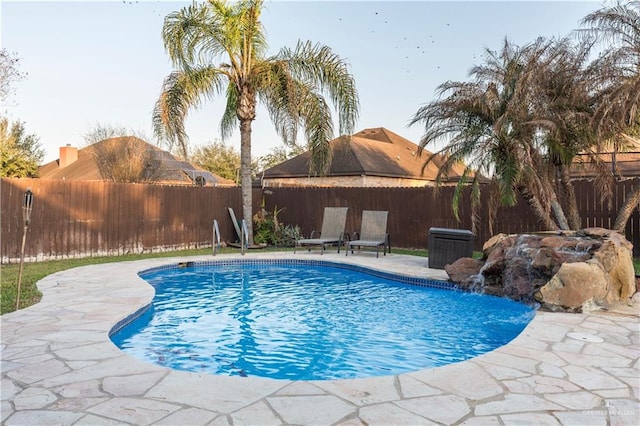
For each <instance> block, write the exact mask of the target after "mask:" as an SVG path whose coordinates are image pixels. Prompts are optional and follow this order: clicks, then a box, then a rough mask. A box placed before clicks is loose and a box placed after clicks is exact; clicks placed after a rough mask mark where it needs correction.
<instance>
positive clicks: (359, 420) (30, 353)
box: [0, 251, 640, 426]
mask: <svg viewBox="0 0 640 426" xmlns="http://www.w3.org/2000/svg"><path fill="white" fill-rule="evenodd" d="M239 257H240V255H218V256H215V257H212V256H198V257H188V258H185V257H181V258H164V259H152V260H141V261H134V262H121V263H111V264H104V265H94V266H85V267H80V268H75V269H71V270H68V271H63V272H59V273H56V274H53V275H50V276H48V277H46V278H44V279H43V280H41V281H40V282H39V283H38V287H39V288H40V290H41V291H42V293H43V298H42V301H41V302H40V303H38V304H36V305H34V306H31V307H29V308H26V309H23V310H20V311H17V312H13V313H9V314H5V315H2V316H1V317H0V318H1V320H2V328H1V332H2V343H1V351H2V352H1V358H2V388H1V390H2V406H1V416H0V422H1V423H2V424H3V425H7V426H8V425H43V424H56V425H59V424H65V425H115V424H135V425H148V424H158V425H160V424H162V425H236V426H237V425H245V424H246V425H277V424H296V425H333V424H339V425H392V424H397V425H424V424H464V425H501V424H506V425H511V424H536V425H542V424H545V425H556V424H566V425H609V424H611V425H637V424H639V423H640V358H639V357H640V337H639V325H640V319H639V314H640V309H639V307H638V304H636V305H635V306H629V307H625V308H624V309H622V310H621V311H619V312H615V313H613V312H608V313H595V314H585V315H583V314H565V313H551V312H538V313H537V314H536V316H535V318H534V319H533V321H531V323H530V324H529V325H528V326H527V328H526V329H525V330H524V331H523V332H522V333H521V334H520V336H518V337H517V338H516V339H515V340H513V341H512V342H511V343H509V344H507V345H505V346H503V347H501V348H499V349H496V350H494V351H492V352H490V353H487V354H484V355H482V356H479V357H477V358H474V359H472V360H469V361H465V362H461V363H457V364H452V365H448V366H444V367H438V368H433V369H429V370H422V371H417V372H413V373H406V374H400V375H397V376H388V377H377V378H369V379H354V380H337V381H286V380H270V379H262V378H254V377H244V378H242V377H224V376H213V375H208V374H198V373H188V372H182V371H175V370H171V369H168V368H163V367H159V366H156V365H152V364H147V363H145V362H143V361H140V360H137V359H135V358H133V357H131V356H129V355H125V354H124V353H123V352H121V351H120V350H119V349H118V348H117V347H116V346H115V345H113V344H112V343H111V341H110V340H109V337H108V333H109V330H110V329H111V328H112V327H113V326H114V324H116V323H117V322H118V321H120V320H122V319H124V318H126V317H127V316H128V315H130V314H131V313H133V312H135V311H136V310H138V309H139V308H140V307H142V306H145V305H146V304H148V303H149V302H150V301H151V298H152V297H153V290H152V288H151V287H150V286H149V285H148V284H146V283H145V282H144V281H143V280H142V279H140V278H139V277H138V276H137V274H136V273H137V272H138V271H140V270H143V269H147V268H151V267H154V266H160V265H165V264H170V263H176V262H179V261H186V260H194V261H198V260H218V259H229V258H239ZM245 257H246V258H263V259H271V258H279V259H282V258H294V259H313V260H329V261H341V262H349V263H353V264H357V265H361V266H367V267H371V268H375V269H379V270H383V271H391V272H398V273H401V274H404V275H413V276H419V277H428V278H435V279H446V274H444V272H443V271H440V270H432V269H428V268H427V261H426V259H425V258H420V257H412V256H402V255H397V254H392V255H390V256H381V257H380V258H379V259H376V258H375V255H373V254H370V253H361V254H358V253H356V254H355V255H353V256H351V255H350V256H348V257H345V256H344V252H342V253H340V254H339V255H338V254H336V253H331V252H325V254H324V255H320V253H319V252H313V251H312V252H311V253H308V252H307V251H302V252H300V251H299V252H298V253H296V254H293V253H291V252H288V253H260V252H250V253H248V254H247V255H246V256H245Z"/></svg>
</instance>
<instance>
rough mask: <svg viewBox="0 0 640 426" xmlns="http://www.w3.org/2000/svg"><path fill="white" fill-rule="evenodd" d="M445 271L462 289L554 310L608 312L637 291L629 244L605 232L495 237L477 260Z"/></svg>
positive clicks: (468, 259)
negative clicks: (599, 310) (602, 310)
mask: <svg viewBox="0 0 640 426" xmlns="http://www.w3.org/2000/svg"><path fill="white" fill-rule="evenodd" d="M445 270H446V271H447V273H448V274H449V277H450V279H451V280H452V281H454V282H456V283H457V284H458V286H460V287H461V288H462V289H464V290H469V291H477V292H483V293H485V294H491V295H496V296H505V297H509V298H511V299H513V300H517V301H521V302H525V303H533V302H538V303H540V304H541V305H542V307H543V308H545V309H549V310H553V311H567V312H587V311H593V310H598V309H607V308H610V307H613V306H615V305H617V304H620V303H629V300H630V298H631V297H632V296H633V294H634V293H635V292H636V280H635V275H634V270H633V257H632V245H631V243H630V242H629V241H627V240H626V239H625V237H624V236H623V235H621V234H619V233H618V232H615V231H612V230H608V229H604V228H588V229H582V230H579V231H561V232H541V233H532V234H518V235H506V234H499V235H496V236H494V237H492V238H491V239H489V240H488V241H487V242H486V243H485V244H484V247H483V256H482V259H470V258H463V259H459V260H457V261H456V262H454V263H453V264H451V265H447V266H445Z"/></svg>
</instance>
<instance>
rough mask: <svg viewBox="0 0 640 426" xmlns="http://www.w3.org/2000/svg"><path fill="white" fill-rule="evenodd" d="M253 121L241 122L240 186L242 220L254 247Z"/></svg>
mask: <svg viewBox="0 0 640 426" xmlns="http://www.w3.org/2000/svg"><path fill="white" fill-rule="evenodd" d="M251 121H252V120H251V119H244V120H240V184H241V186H242V219H244V221H245V223H246V224H247V231H248V233H249V245H250V246H252V245H253V200H252V190H253V189H252V187H253V185H252V181H251Z"/></svg>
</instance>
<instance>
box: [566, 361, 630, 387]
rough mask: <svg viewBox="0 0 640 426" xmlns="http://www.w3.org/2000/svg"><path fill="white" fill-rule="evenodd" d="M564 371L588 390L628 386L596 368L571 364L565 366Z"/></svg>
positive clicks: (572, 380) (574, 381) (570, 378)
mask: <svg viewBox="0 0 640 426" xmlns="http://www.w3.org/2000/svg"><path fill="white" fill-rule="evenodd" d="M564 371H566V372H567V377H568V378H569V380H571V382H573V383H575V384H576V385H578V386H581V387H583V388H584V389H586V390H595V389H618V388H624V387H626V384H624V383H622V382H621V381H619V380H617V379H615V378H613V377H611V376H609V375H608V374H605V373H603V372H602V371H600V370H597V369H595V368H589V367H581V366H577V365H569V366H567V367H564Z"/></svg>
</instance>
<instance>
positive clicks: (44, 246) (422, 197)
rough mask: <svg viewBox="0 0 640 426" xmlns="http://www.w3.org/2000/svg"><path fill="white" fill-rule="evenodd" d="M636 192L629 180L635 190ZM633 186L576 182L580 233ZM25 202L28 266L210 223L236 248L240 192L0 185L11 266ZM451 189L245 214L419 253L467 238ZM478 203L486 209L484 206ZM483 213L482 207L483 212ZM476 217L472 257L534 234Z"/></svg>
mask: <svg viewBox="0 0 640 426" xmlns="http://www.w3.org/2000/svg"><path fill="white" fill-rule="evenodd" d="M636 183H638V181H636ZM632 184H633V182H632V181H626V182H620V183H619V184H618V185H617V187H616V191H615V197H614V200H613V206H612V208H611V209H608V208H607V206H606V205H604V204H603V203H602V202H601V200H599V199H598V198H597V197H596V196H595V194H594V191H593V185H592V184H591V183H589V182H583V181H580V182H576V193H577V197H578V201H579V207H580V212H581V214H582V218H583V226H584V227H604V228H609V227H611V226H612V225H613V221H614V220H615V215H616V213H617V211H618V209H619V207H620V205H621V204H622V203H623V202H624V199H625V196H626V194H628V193H629V191H630V189H631V187H632ZM28 187H30V188H31V189H32V191H33V193H34V203H33V212H32V214H31V225H30V227H29V230H28V235H27V239H26V241H27V244H26V248H25V257H26V258H27V259H28V260H34V259H48V258H64V257H82V256H95V255H109V254H125V253H139V252H153V251H163V250H167V249H176V248H197V247H207V246H210V245H211V240H212V224H213V220H214V219H217V220H218V222H219V224H220V231H221V234H222V235H221V236H222V239H223V240H224V241H227V242H233V241H235V240H236V236H235V232H234V229H233V224H232V223H231V220H230V218H229V213H228V210H227V208H228V207H232V208H233V209H234V210H235V212H236V215H237V216H238V217H241V211H242V204H241V203H242V202H241V194H240V188H237V187H236V188H218V187H190V186H164V185H145V184H121V183H112V182H93V181H60V180H43V179H6V178H4V179H2V181H1V187H0V195H1V197H0V199H1V202H2V210H1V213H0V214H1V228H0V231H1V238H0V249H1V257H2V262H3V263H4V262H10V261H15V260H17V259H19V257H20V244H21V239H22V231H23V220H22V210H21V208H22V199H23V194H24V191H25V190H26V189H27V188H28ZM452 196H453V188H441V189H440V190H439V191H435V190H434V189H433V188H265V189H264V190H261V189H255V190H254V194H253V197H254V212H256V211H257V210H258V208H259V206H260V205H261V202H264V205H265V208H266V209H267V210H268V211H271V212H273V211H274V210H281V209H282V210H281V211H280V213H279V214H278V219H279V220H280V222H281V223H284V224H291V225H298V226H300V228H301V230H302V232H303V234H304V235H307V236H308V235H309V234H310V232H311V231H312V230H314V229H320V227H321V221H322V213H323V209H324V207H325V206H345V207H349V212H348V215H347V225H346V230H347V231H348V232H353V231H356V230H359V229H360V223H359V221H360V217H361V215H362V210H388V211H389V220H388V231H389V234H390V235H391V244H392V247H411V248H425V247H426V246H427V240H428V232H429V228H431V227H440V228H459V229H471V218H470V208H469V202H468V199H465V200H463V202H462V203H461V204H462V208H461V211H460V219H461V221H460V222H458V221H456V219H455V218H454V216H453V213H452V212H451V200H452ZM485 201H486V200H485ZM483 205H486V202H484V203H483ZM486 215H487V213H486V211H481V212H480V218H481V220H480V223H481V226H480V227H479V229H477V234H476V236H475V239H474V244H475V247H476V249H480V248H481V247H482V244H483V243H484V242H485V241H486V240H487V239H488V238H489V237H491V235H492V234H496V233H499V232H505V233H524V232H532V231H537V230H539V229H540V225H539V224H538V222H537V220H536V218H535V216H534V215H533V214H532V213H531V211H530V209H529V208H528V206H527V205H526V204H525V203H524V202H523V201H522V200H521V201H520V202H519V204H518V206H516V207H513V208H501V209H499V211H498V220H497V222H496V224H495V226H494V229H493V232H491V233H490V232H489V229H488V227H487V226H486V223H487V220H486ZM625 233H626V237H627V239H629V240H630V241H631V242H632V243H633V244H634V255H635V256H640V250H639V249H640V212H638V210H637V209H636V210H635V211H634V213H633V215H632V217H631V219H630V220H629V222H628V224H627V227H626V232H625Z"/></svg>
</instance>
